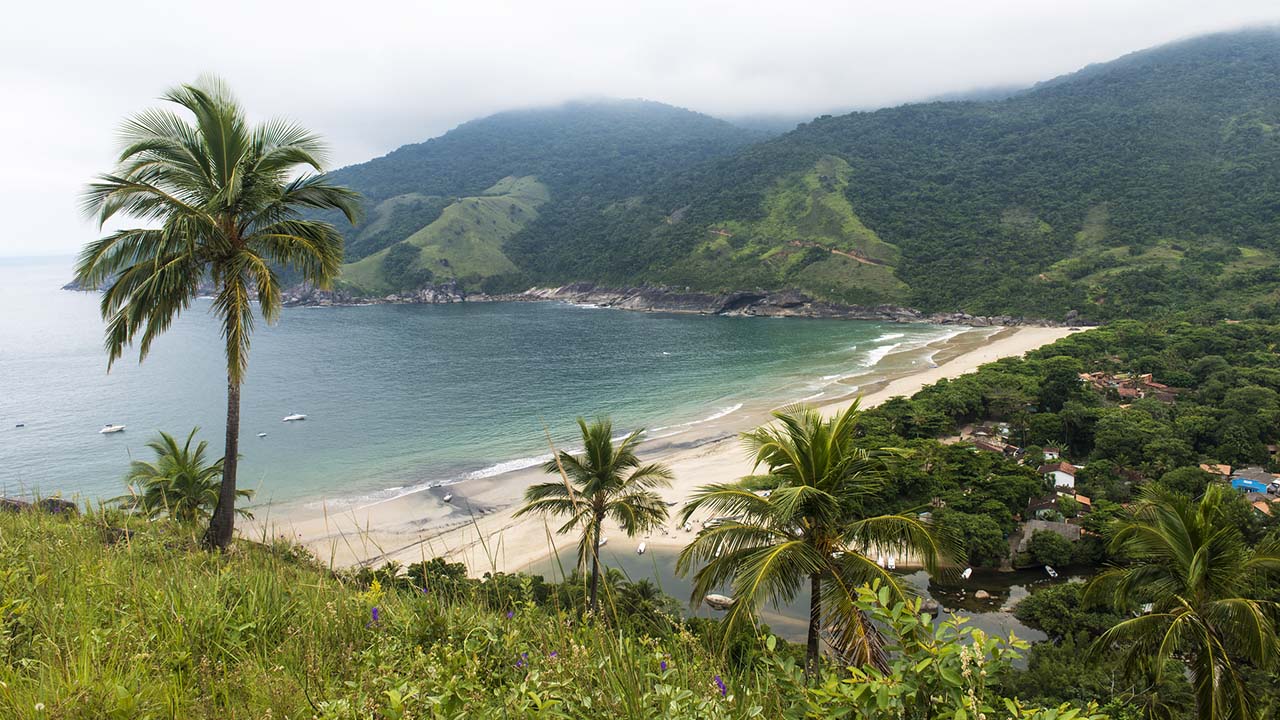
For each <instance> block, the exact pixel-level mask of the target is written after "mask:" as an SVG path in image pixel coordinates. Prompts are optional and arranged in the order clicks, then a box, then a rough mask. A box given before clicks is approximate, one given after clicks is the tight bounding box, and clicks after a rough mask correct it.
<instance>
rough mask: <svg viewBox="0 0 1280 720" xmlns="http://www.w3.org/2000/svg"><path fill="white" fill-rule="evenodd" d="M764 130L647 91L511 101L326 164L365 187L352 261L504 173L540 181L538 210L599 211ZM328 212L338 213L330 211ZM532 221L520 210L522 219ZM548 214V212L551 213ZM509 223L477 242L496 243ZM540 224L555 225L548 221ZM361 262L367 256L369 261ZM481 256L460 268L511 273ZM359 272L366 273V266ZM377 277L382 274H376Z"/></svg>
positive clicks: (487, 189) (419, 241)
mask: <svg viewBox="0 0 1280 720" xmlns="http://www.w3.org/2000/svg"><path fill="white" fill-rule="evenodd" d="M764 137H767V134H766V133H764V132H761V131H756V130H749V129H745V128H741V127H737V126H735V125H731V124H729V123H727V122H724V121H722V120H717V119H715V118H711V117H708V116H706V115H701V114H698V113H695V112H691V111H688V110H683V109H680V108H675V107H671V106H669V105H663V104H661V103H655V102H648V101H643V100H597V101H583V102H572V103H566V104H564V105H560V106H556V107H549V108H536V109H527V110H513V111H509V112H503V113H498V114H496V115H492V116H489V117H485V118H481V119H478V120H473V121H471V122H467V123H464V124H462V125H460V126H458V127H457V128H454V129H453V130H451V131H449V132H447V133H445V134H444V135H442V136H440V137H437V138H433V139H431V140H427V141H426V142H423V143H418V144H414V145H406V146H404V147H402V148H399V149H398V150H396V151H394V152H392V153H390V154H388V155H386V156H384V157H380V158H376V159H374V160H370V161H369V162H366V163H362V164H360V165H353V166H350V167H346V168H342V169H340V170H337V171H335V172H333V173H332V177H333V179H334V180H335V181H336V182H340V183H342V184H344V185H347V186H349V187H351V188H353V189H355V190H358V191H359V192H360V193H362V194H363V195H364V196H365V210H366V216H365V218H364V219H363V220H362V221H361V223H360V224H359V225H357V226H355V227H354V228H350V229H349V230H348V231H347V232H346V253H347V261H348V262H356V261H359V260H361V259H363V258H365V257H368V256H370V255H373V254H375V253H378V252H381V251H384V250H387V249H389V248H390V247H391V246H393V245H395V244H397V243H400V242H403V241H406V240H409V239H410V238H414V240H413V243H412V244H414V245H418V246H425V245H428V244H430V243H429V242H427V241H425V240H424V239H423V238H422V237H420V236H417V234H418V233H420V232H421V231H424V230H425V229H426V228H428V227H429V226H431V225H432V224H433V223H435V222H436V221H438V220H441V219H442V218H444V217H445V216H446V215H447V214H449V210H450V208H454V209H455V211H456V209H457V203H459V202H460V201H459V198H478V197H484V196H486V195H492V194H493V193H492V191H491V189H492V188H493V187H494V186H495V184H497V183H499V182H500V181H502V180H503V179H504V178H528V179H529V180H530V181H536V182H537V183H539V184H540V185H541V186H542V190H540V191H539V193H540V194H545V196H546V197H545V198H542V199H541V200H540V201H539V203H538V204H540V205H541V204H545V207H544V208H543V209H542V212H544V213H546V212H549V213H550V214H551V216H552V218H554V217H558V216H563V215H565V214H573V213H577V212H589V213H595V214H600V213H604V212H606V211H607V209H608V208H609V207H610V206H611V204H614V203H625V202H627V201H628V200H629V199H630V198H634V197H637V196H639V195H641V194H643V193H644V192H645V191H646V190H647V188H649V187H651V186H652V185H653V184H654V183H656V182H657V181H658V180H659V179H661V178H662V177H664V176H666V175H668V174H670V173H672V172H674V171H676V170H679V169H682V168H687V167H690V166H692V165H695V164H697V163H700V162H703V161H706V160H709V159H712V158H715V157H720V156H724V155H728V154H729V153H731V152H733V151H735V150H737V149H739V148H741V147H743V146H745V145H747V144H749V143H751V142H754V141H756V140H760V139H762V138H764ZM330 219H333V220H336V219H337V218H336V217H332V218H330ZM531 222H536V217H529V218H524V219H523V220H521V221H520V225H521V227H523V226H524V225H525V224H528V223H531ZM548 222H551V220H548ZM509 229H510V228H507V227H506V226H505V225H504V227H503V228H502V229H501V230H500V231H499V232H497V233H496V234H490V235H488V236H486V237H484V238H483V242H487V243H488V244H490V245H492V246H494V247H495V248H496V247H498V246H500V245H501V244H502V242H503V241H505V240H506V239H507V235H505V234H503V233H505V232H506V230H509ZM546 232H552V230H551V229H548V230H547V231H546ZM366 267H367V266H366ZM513 271H514V268H513V267H511V266H508V265H506V264H504V263H497V264H496V265H495V264H493V263H488V262H486V263H481V264H479V265H476V266H475V267H468V268H465V269H463V270H462V271H461V273H460V275H468V274H470V275H474V276H477V277H481V276H483V277H489V276H492V275H493V274H494V273H495V272H501V273H510V272H513ZM355 273H356V274H357V275H358V276H359V277H360V279H361V280H362V281H366V282H367V281H368V280H369V275H370V274H369V272H368V271H367V270H364V269H361V270H356V271H355ZM376 284H378V285H379V286H380V287H385V286H386V285H388V283H386V282H384V281H383V280H382V279H378V281H377V283H376Z"/></svg>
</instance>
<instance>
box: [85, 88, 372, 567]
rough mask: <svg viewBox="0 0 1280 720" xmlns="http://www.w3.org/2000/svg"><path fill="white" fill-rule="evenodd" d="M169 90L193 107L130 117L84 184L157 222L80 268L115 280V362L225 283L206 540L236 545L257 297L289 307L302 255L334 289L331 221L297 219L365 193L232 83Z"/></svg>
mask: <svg viewBox="0 0 1280 720" xmlns="http://www.w3.org/2000/svg"><path fill="white" fill-rule="evenodd" d="M164 99H165V100H167V101H169V102H172V103H174V104H176V105H178V106H180V107H181V108H183V109H184V110H186V111H187V112H189V113H190V115H191V116H192V117H193V118H194V121H195V122H194V124H192V123H190V122H188V121H187V120H186V119H185V118H184V117H182V116H180V115H178V114H176V113H174V112H169V111H167V110H160V109H153V110H148V111H146V112H143V113H141V114H139V115H135V116H134V117H132V118H130V119H129V120H128V121H127V122H126V123H125V125H124V128H123V130H122V135H123V145H124V147H123V149H122V150H121V153H120V158H119V164H118V166H117V168H116V169H115V170H114V171H113V172H112V173H109V174H106V175H100V176H99V177H98V179H97V181H96V182H94V183H93V184H91V185H90V186H89V189H88V190H87V191H86V192H85V196H84V208H85V211H86V213H88V214H90V215H92V216H94V217H96V218H97V220H98V222H99V224H100V225H103V224H105V223H106V222H107V221H108V220H110V219H111V218H113V217H115V216H117V215H121V214H123V215H125V216H129V217H132V218H133V219H135V220H138V221H141V222H142V223H146V224H152V225H158V227H139V228H132V229H126V230H118V231H116V232H113V233H111V234H109V235H107V236H106V237H103V238H102V239H100V240H97V241H95V242H92V243H90V244H89V245H87V246H86V247H85V249H84V250H83V251H82V252H81V254H80V258H79V261H78V263H77V266H76V277H77V280H78V281H79V282H80V283H81V284H82V285H83V286H84V287H89V288H96V287H99V286H101V285H106V286H107V287H106V290H105V291H104V292H103V294H102V303H101V309H102V317H103V319H104V320H106V322H107V331H106V346H107V353H108V355H109V359H108V362H107V368H108V370H110V368H111V365H112V364H113V363H114V362H115V361H116V360H117V359H119V358H120V357H121V355H123V353H124V350H125V348H126V347H127V346H131V345H132V344H133V341H134V339H135V338H137V337H138V336H139V334H141V337H140V339H139V360H140V361H141V360H143V359H145V358H146V356H147V353H148V351H149V350H150V349H151V344H152V342H154V341H155V339H156V337H157V336H159V335H160V334H162V333H163V332H164V331H165V330H167V329H168V328H169V326H170V325H171V324H172V323H173V321H174V319H175V318H177V317H178V315H179V314H180V313H181V312H182V311H183V310H185V309H187V308H188V307H190V305H191V301H192V300H194V299H195V298H196V296H197V294H198V293H199V288H200V286H201V284H202V283H204V282H206V281H208V282H212V284H213V285H214V300H213V306H212V311H213V314H214V315H215V316H217V318H218V322H219V324H220V325H221V328H222V338H223V340H224V341H225V343H226V347H225V350H226V359H227V424H226V447H225V449H224V453H223V470H222V483H221V487H220V488H219V491H218V502H217V505H216V507H215V509H214V512H213V515H212V517H211V519H210V523H209V528H208V531H207V532H206V533H205V542H206V544H207V545H209V546H211V547H217V548H225V547H226V546H227V545H228V544H229V543H230V542H231V535H232V530H233V526H234V521H235V512H234V510H235V498H236V495H237V493H236V465H237V459H238V449H239V439H240V385H241V383H242V382H243V381H244V373H245V369H246V367H247V365H248V361H249V337H250V333H251V332H252V330H253V324H254V312H253V304H254V302H255V301H256V302H257V304H258V308H259V311H260V312H261V315H262V317H263V319H264V320H266V322H268V323H272V322H274V321H275V320H276V318H277V317H278V316H279V313H280V302H281V300H280V284H279V276H278V274H277V273H278V270H279V269H281V268H286V267H291V268H293V269H295V270H297V271H298V272H299V273H300V274H301V276H302V278H303V279H304V280H305V281H306V282H307V283H310V284H311V285H314V286H316V287H327V286H328V285H329V284H330V283H331V282H332V281H333V279H334V278H335V277H336V276H337V274H338V269H339V267H340V266H341V264H342V238H341V236H340V235H339V234H338V232H337V231H336V230H335V229H334V228H333V226H332V225H330V224H328V223H324V222H319V221H316V220H307V219H302V218H300V217H299V211H300V210H303V209H338V210H340V211H342V213H343V214H345V215H346V217H347V219H348V220H350V221H352V222H354V220H355V218H356V216H357V214H358V210H359V208H358V196H357V195H356V194H355V193H354V192H352V191H350V190H347V189H345V188H340V187H336V186H334V185H332V184H331V183H330V182H329V181H328V180H327V179H325V178H324V177H323V176H320V175H318V174H315V173H319V172H320V171H321V160H322V157H323V152H324V148H323V145H322V144H321V142H320V140H319V139H318V138H317V137H316V136H315V135H313V134H312V133H310V132H308V131H307V130H305V129H303V128H301V127H299V126H298V125H295V124H293V123H291V122H288V121H284V120H273V121H269V122H266V123H262V124H258V125H254V126H250V125H249V124H248V122H247V121H246V120H245V114H244V110H243V109H242V108H241V107H240V105H239V104H238V103H237V102H236V100H235V98H234V97H233V96H232V94H231V92H230V91H229V90H228V89H227V88H226V86H225V85H223V84H222V83H221V82H219V81H217V80H215V79H211V78H206V79H202V80H200V81H199V82H197V83H196V84H194V85H183V86H181V87H179V88H175V89H173V90H170V91H169V92H168V93H166V94H165V95H164Z"/></svg>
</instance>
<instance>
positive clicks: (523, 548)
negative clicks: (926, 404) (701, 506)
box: [243, 327, 1074, 575]
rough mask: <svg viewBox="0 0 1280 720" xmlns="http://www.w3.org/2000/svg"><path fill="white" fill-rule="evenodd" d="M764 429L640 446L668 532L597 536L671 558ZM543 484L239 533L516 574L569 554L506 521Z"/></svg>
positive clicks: (381, 505)
mask: <svg viewBox="0 0 1280 720" xmlns="http://www.w3.org/2000/svg"><path fill="white" fill-rule="evenodd" d="M1072 332H1074V330H1070V329H1066V328H1048V327H1015V328H996V329H992V328H982V329H980V330H979V329H974V330H973V331H970V332H964V333H960V334H957V335H956V336H954V337H953V338H950V339H948V340H947V342H946V343H945V344H944V345H943V346H941V347H940V348H935V349H934V351H933V352H932V353H931V355H930V356H929V357H930V358H931V362H930V363H929V364H927V365H925V366H923V367H921V368H920V369H917V370H911V371H903V372H901V373H900V374H898V375H897V376H889V377H884V378H881V379H879V380H878V381H876V382H874V383H868V384H866V385H862V386H860V387H858V389H857V392H856V393H855V394H852V395H850V396H848V397H845V398H842V399H840V400H839V401H837V402H831V403H828V404H826V405H822V406H821V411H822V412H823V413H825V414H833V413H836V412H839V411H841V410H843V409H845V408H847V407H848V405H849V404H850V403H851V402H853V401H854V399H855V398H857V399H858V401H859V402H860V403H861V406H862V407H864V408H869V407H874V406H876V405H878V404H880V403H882V402H884V401H886V400H888V399H889V398H892V397H896V396H910V395H913V394H914V393H916V392H917V391H919V390H920V389H921V388H924V387H926V386H928V385H931V384H933V383H935V382H938V381H939V380H942V379H944V378H954V377H957V376H960V375H963V374H965V373H968V372H972V371H974V370H976V369H977V368H978V367H979V366H981V365H984V364H986V363H990V362H994V361H996V360H999V359H1001V358H1005V357H1020V356H1022V355H1023V354H1024V353H1026V352H1029V351H1031V350H1034V349H1036V348H1039V347H1041V346H1043V345H1046V344H1048V343H1051V342H1054V341H1055V340H1058V339H1059V338H1062V337H1065V336H1067V335H1069V334H1071V333H1072ZM767 419H768V416H767V414H762V415H760V416H758V417H750V416H743V417H739V418H735V419H734V423H735V425H734V426H730V425H727V424H726V425H722V426H715V425H712V426H709V427H706V428H703V429H701V432H700V433H699V435H698V436H695V437H683V438H681V439H680V441H679V442H669V443H665V444H664V443H663V442H662V441H661V440H659V441H655V442H653V443H647V444H645V445H642V446H641V448H640V451H639V454H640V457H641V460H642V461H644V462H662V463H664V464H666V465H667V466H668V467H670V468H671V470H672V473H673V474H674V480H673V481H672V483H671V485H670V487H668V488H665V489H663V490H662V491H661V494H662V495H663V497H664V499H665V500H667V501H668V502H669V503H676V504H677V505H676V506H673V519H672V520H671V522H670V523H669V524H668V527H667V528H664V529H663V530H661V531H657V532H654V533H652V534H651V535H649V536H647V537H636V538H627V537H626V536H625V535H624V534H623V533H622V532H621V531H620V530H619V529H618V528H617V527H616V526H612V525H606V527H605V529H604V531H603V535H604V537H607V538H609V542H610V544H611V545H612V546H613V547H612V548H611V549H616V550H622V549H624V548H625V549H626V550H628V551H634V549H635V547H636V546H638V545H639V544H640V543H641V542H644V543H646V544H647V547H648V548H651V549H653V550H659V549H669V550H671V549H679V548H680V547H683V546H684V545H685V544H687V543H688V542H689V541H690V540H691V539H692V537H693V535H694V533H696V531H697V529H698V528H697V523H698V522H699V521H702V520H705V519H707V518H700V517H697V516H695V517H694V518H693V523H694V527H693V530H692V532H687V531H685V530H683V529H681V528H677V527H676V525H675V519H674V511H675V509H676V507H677V506H678V505H679V504H682V503H683V502H684V501H685V500H686V499H687V498H688V497H689V495H690V494H691V493H692V492H693V491H694V490H696V489H697V488H698V487H699V486H702V485H706V484H709V483H723V482H733V481H735V480H737V479H738V478H740V477H742V476H744V475H747V474H749V473H750V472H751V469H752V468H751V463H750V461H749V458H748V457H747V455H746V453H745V451H744V450H743V448H742V445H741V443H740V442H739V441H738V439H737V437H736V435H737V433H738V432H741V431H742V430H746V429H749V428H750V427H755V426H757V425H758V424H760V422H764V421H767ZM548 452H549V450H548ZM551 477H553V476H548V475H545V474H543V473H542V472H541V471H540V469H539V468H537V467H532V468H525V469H522V470H518V471H514V472H511V473H506V474H502V475H497V476H494V477H489V478H479V479H476V480H472V481H468V482H464V483H460V484H458V485H452V486H447V487H440V488H433V489H430V490H426V491H420V492H413V493H410V494H406V495H404V496H400V497H394V498H391V499H387V500H383V501H379V502H376V503H372V504H369V505H366V506H362V507H358V508H352V507H345V508H343V509H340V510H339V509H335V508H334V507H331V506H330V505H329V504H327V503H325V502H317V503H312V504H310V505H308V506H305V507H301V506H298V507H292V508H267V511H266V512H262V513H260V514H259V515H258V517H257V518H256V519H255V520H254V521H252V522H250V523H247V524H246V526H245V527H244V528H243V532H244V533H245V535H246V536H248V537H251V538H252V537H258V538H265V537H266V536H268V535H270V536H276V537H283V538H289V539H292V540H293V541H295V542H299V543H301V544H303V545H305V546H306V547H307V548H308V549H310V550H311V551H312V552H313V553H315V555H316V556H317V557H318V558H319V559H320V560H321V561H322V562H325V563H327V564H329V565H330V566H333V567H347V566H352V565H357V564H371V565H379V564H382V563H383V562H386V561H393V560H394V561H397V562H400V563H404V564H410V563H414V562H419V561H422V560H426V559H430V558H433V557H443V558H445V559H447V560H449V561H451V562H462V563H464V564H466V566H467V568H468V571H469V572H470V573H472V574H474V575H480V574H483V573H485V572H514V571H517V570H520V569H523V568H526V567H528V566H530V565H532V564H534V563H536V562H538V561H540V560H542V559H545V558H547V557H549V556H550V555H552V554H553V553H558V554H560V555H562V556H572V554H573V553H575V552H576V542H577V539H576V537H575V536H574V535H572V534H568V535H556V534H555V530H556V528H558V527H559V526H560V524H561V523H562V522H563V520H559V519H557V518H541V517H524V518H516V517H514V514H515V512H516V511H517V510H518V509H519V507H520V501H521V498H522V496H523V492H524V488H526V487H528V486H529V485H531V484H534V483H538V482H546V481H547V480H548V479H549V478H551ZM446 500H447V501H446ZM619 545H620V546H622V547H621V548H618V547H617V546H619ZM566 554H567V555H566Z"/></svg>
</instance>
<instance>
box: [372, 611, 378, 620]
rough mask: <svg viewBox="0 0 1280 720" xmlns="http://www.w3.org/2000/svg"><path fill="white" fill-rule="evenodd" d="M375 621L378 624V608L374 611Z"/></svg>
mask: <svg viewBox="0 0 1280 720" xmlns="http://www.w3.org/2000/svg"><path fill="white" fill-rule="evenodd" d="M373 621H374V622H378V608H374V609H373Z"/></svg>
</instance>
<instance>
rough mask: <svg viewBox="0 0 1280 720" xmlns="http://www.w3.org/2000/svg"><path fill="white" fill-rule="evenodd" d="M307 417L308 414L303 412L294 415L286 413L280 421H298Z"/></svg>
mask: <svg viewBox="0 0 1280 720" xmlns="http://www.w3.org/2000/svg"><path fill="white" fill-rule="evenodd" d="M306 419H307V416H306V415H303V414H302V413H294V414H292V415H285V416H284V418H283V419H282V420H281V421H280V422H297V421H299V420H306Z"/></svg>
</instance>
